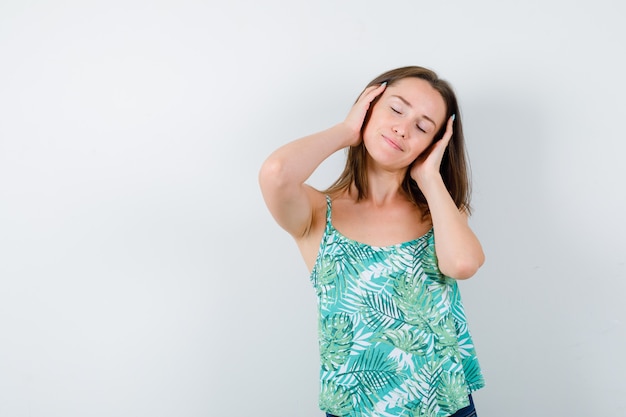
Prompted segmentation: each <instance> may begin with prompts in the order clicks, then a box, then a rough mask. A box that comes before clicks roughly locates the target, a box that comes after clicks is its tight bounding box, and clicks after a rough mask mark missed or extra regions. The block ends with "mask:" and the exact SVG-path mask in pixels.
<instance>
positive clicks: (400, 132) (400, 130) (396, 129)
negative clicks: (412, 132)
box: [393, 126, 405, 138]
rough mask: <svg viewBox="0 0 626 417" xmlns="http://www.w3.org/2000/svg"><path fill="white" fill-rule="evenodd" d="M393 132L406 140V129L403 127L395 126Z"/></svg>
mask: <svg viewBox="0 0 626 417" xmlns="http://www.w3.org/2000/svg"><path fill="white" fill-rule="evenodd" d="M393 132H394V133H395V134H396V135H398V136H401V137H402V138H404V132H405V129H404V127H403V126H394V127H393Z"/></svg>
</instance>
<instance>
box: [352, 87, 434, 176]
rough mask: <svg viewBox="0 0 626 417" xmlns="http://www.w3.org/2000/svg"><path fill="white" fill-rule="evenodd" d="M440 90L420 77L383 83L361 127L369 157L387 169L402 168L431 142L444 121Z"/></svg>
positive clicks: (409, 163) (411, 161)
mask: <svg viewBox="0 0 626 417" xmlns="http://www.w3.org/2000/svg"><path fill="white" fill-rule="evenodd" d="M445 116H446V105H445V102H444V100H443V97H441V94H439V92H438V91H437V90H435V89H434V88H433V87H432V86H431V85H430V84H429V83H428V81H425V80H422V79H421V78H414V77H411V78H403V79H401V80H399V81H396V82H395V83H394V84H393V85H389V86H387V88H386V89H385V91H384V92H383V94H382V95H381V96H380V98H379V100H378V101H377V102H376V104H375V105H374V107H373V108H372V113H371V116H370V119H369V121H368V123H367V125H366V126H365V130H364V131H363V142H364V144H365V148H366V149H367V151H368V153H369V155H370V157H371V158H372V159H374V161H376V162H377V163H379V164H380V165H381V166H383V167H386V168H389V169H399V168H406V167H408V166H409V165H411V163H413V161H415V159H416V158H417V157H418V156H419V155H420V154H421V153H422V152H423V151H424V150H425V149H426V148H428V146H429V145H430V144H431V143H432V141H433V139H434V137H435V134H436V133H437V132H438V131H439V129H440V128H441V126H442V125H443V123H444V122H445V120H444V119H445Z"/></svg>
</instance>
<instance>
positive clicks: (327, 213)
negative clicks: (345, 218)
mask: <svg viewBox="0 0 626 417" xmlns="http://www.w3.org/2000/svg"><path fill="white" fill-rule="evenodd" d="M332 206H333V205H332V203H331V201H330V196H329V195H327V196H326V225H329V224H330V219H331V215H330V212H331V210H332Z"/></svg>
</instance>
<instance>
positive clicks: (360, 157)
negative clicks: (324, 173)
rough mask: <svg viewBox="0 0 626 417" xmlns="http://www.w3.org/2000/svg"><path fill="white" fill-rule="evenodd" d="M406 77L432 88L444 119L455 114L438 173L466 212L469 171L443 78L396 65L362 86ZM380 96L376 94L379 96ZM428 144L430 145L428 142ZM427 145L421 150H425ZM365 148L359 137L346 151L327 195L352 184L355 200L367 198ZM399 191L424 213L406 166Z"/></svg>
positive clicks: (425, 209) (457, 120)
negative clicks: (443, 106)
mask: <svg viewBox="0 0 626 417" xmlns="http://www.w3.org/2000/svg"><path fill="white" fill-rule="evenodd" d="M408 77H415V78H420V79H422V80H425V81H427V82H428V83H429V84H430V85H431V86H432V87H433V88H434V89H435V90H437V91H438V92H439V94H441V97H442V98H443V100H444V102H445V104H446V118H445V119H444V120H446V121H447V120H448V118H449V117H450V116H452V115H453V114H454V115H456V116H455V119H454V123H453V133H452V138H451V139H450V143H449V144H448V147H447V149H446V152H445V153H444V155H443V159H442V161H441V167H440V169H439V172H440V173H441V177H442V178H443V182H444V184H445V185H446V188H447V189H448V192H449V193H450V195H451V196H452V199H453V200H454V203H455V204H456V206H457V207H458V208H459V209H461V210H464V211H466V212H468V213H469V212H470V194H471V190H470V173H469V164H468V161H467V155H466V150H465V139H464V137H463V126H462V123H461V113H460V110H459V106H458V103H457V99H456V95H455V94H454V91H453V90H452V87H451V86H450V84H448V82H447V81H445V80H442V79H440V78H439V77H438V76H437V74H436V73H435V72H433V71H431V70H429V69H427V68H423V67H418V66H410V67H402V68H397V69H394V70H391V71H387V72H385V73H383V74H380V75H379V76H378V77H376V78H374V79H373V80H372V81H370V83H369V84H368V85H367V86H366V87H365V88H367V87H370V86H373V85H378V84H381V83H383V82H387V85H388V86H389V85H393V84H394V83H395V82H397V81H399V80H401V79H403V78H408ZM379 97H380V96H379ZM377 100H378V97H377V98H376V99H375V100H374V101H373V102H372V103H371V104H370V107H369V110H368V112H367V115H366V117H365V121H364V123H363V128H362V129H361V139H362V137H363V130H364V129H365V126H366V125H367V122H368V121H369V118H370V115H371V111H372V108H373V107H374V105H375V104H376V102H377ZM446 125H447V124H446V123H443V124H442V126H441V128H440V129H439V131H438V132H437V133H436V134H435V137H434V140H433V144H434V143H435V142H437V141H438V140H440V139H441V138H442V137H443V135H444V133H445V130H446ZM431 147H432V144H431ZM429 150H430V147H429V148H428V149H426V150H425V151H424V152H428V151H429ZM366 156H367V150H366V149H365V145H364V144H363V140H361V142H360V143H359V144H358V145H356V146H352V147H350V148H349V150H348V157H347V160H346V165H345V168H344V170H343V172H342V173H341V175H340V176H339V178H338V179H337V180H336V181H335V182H334V183H333V184H332V185H331V186H330V187H329V188H328V189H327V190H326V191H325V193H327V194H330V195H337V194H339V193H341V192H344V191H345V190H349V189H350V187H351V186H352V185H353V184H354V187H355V188H356V191H357V201H358V200H361V199H363V198H365V197H367V185H368V179H367V170H366V164H367V158H366ZM402 190H403V191H404V192H405V193H406V195H407V196H408V197H409V199H410V200H411V201H413V202H414V203H415V204H416V205H417V206H418V207H419V208H420V209H421V210H422V212H423V213H424V215H425V216H427V215H428V214H429V213H430V211H429V209H428V203H427V202H426V197H424V194H423V193H422V191H421V190H420V189H419V187H418V186H417V183H416V182H415V181H414V180H413V179H412V178H411V175H410V170H409V169H407V172H406V175H405V177H404V180H403V182H402Z"/></svg>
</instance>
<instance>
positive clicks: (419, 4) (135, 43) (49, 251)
mask: <svg viewBox="0 0 626 417" xmlns="http://www.w3.org/2000/svg"><path fill="white" fill-rule="evenodd" d="M621 10H623V5H622V3H621V2H619V1H617V0H615V1H611V0H595V1H590V0H581V1H575V2H572V1H555V0H552V1H546V0H542V1H539V0H530V1H523V2H520V1H517V2H504V1H496V0H492V1H490V0H475V1H428V2H425V1H418V0H410V1H409V0H400V1H394V2H388V1H385V2H383V1H373V0H359V1H357V0H343V1H336V0H332V1H331V0H323V1H287V0H285V1H276V0H274V1H252V0H250V1H244V0H235V1H228V2H226V1H220V2H218V1H211V0H209V1H187V0H182V1H180V0H177V1H174V0H169V1H143V2H142V1H138V0H125V1H119V0H112V1H61V0H59V1H47V2H46V1H35V0H31V1H27V0H19V1H18V0H3V1H2V2H1V3H0V416H3V417H22V416H35V417H53V416H54V417H56V416H59V417H61V416H62V417H68V416H81V417H82V416H150V417H159V416H190V417H195V416H216V417H217V416H268V417H269V416H277V417H288V416H305V417H306V416H321V413H320V412H319V411H318V410H317V389H318V379H317V378H318V362H317V361H318V358H317V354H318V351H317V342H316V331H317V329H316V319H315V297H314V292H313V289H312V288H311V286H310V283H309V281H308V273H307V271H306V268H305V266H304V263H303V262H302V260H301V259H300V258H299V254H298V253H297V250H296V247H295V245H294V244H293V242H292V241H291V239H290V237H289V236H288V235H287V234H286V233H285V232H283V231H282V230H281V229H280V228H279V227H278V226H277V225H276V224H275V223H274V222H273V220H272V219H271V217H270V215H269V213H268V212H267V209H266V208H265V206H264V204H263V202H262V199H261V196H260V192H259V189H258V185H257V172H258V169H259V167H260V164H261V163H262V161H263V159H264V158H265V157H266V156H267V155H268V154H269V153H270V152H271V151H272V150H273V149H275V148H276V147H278V146H280V145H282V144H284V143H286V142H287V141H290V140H292V139H296V138H298V137H300V136H303V135H306V134H308V133H312V132H314V131H317V130H321V129H324V128H326V127H329V126H330V125H332V124H334V123H337V122H339V121H340V120H342V118H343V117H344V116H345V114H346V113H347V111H348V109H349V108H350V106H351V104H352V102H353V101H354V100H355V99H356V97H357V96H358V94H359V93H360V91H361V89H362V88H363V87H364V86H365V84H366V83H367V82H368V81H369V80H370V79H372V78H374V77H375V76H376V75H378V74H379V73H381V72H383V71H386V70H388V69H391V68H395V67H398V66H404V65H423V66H427V67H430V68H433V69H435V70H436V71H437V72H438V73H439V74H440V75H441V76H442V77H443V78H445V79H448V80H449V81H450V82H451V83H452V84H453V86H454V87H455V89H456V91H457V93H458V96H459V99H460V102H461V107H462V120H463V122H464V126H465V132H466V138H467V141H468V147H469V152H470V158H471V162H472V167H473V177H474V211H475V215H474V216H473V218H472V225H473V227H474V228H475V230H476V232H477V234H478V235H479V237H480V238H481V240H482V242H483V245H484V248H485V251H486V254H487V263H486V264H485V266H484V267H483V268H482V269H481V270H480V271H479V273H478V274H477V275H476V276H475V277H474V278H473V279H471V280H469V281H467V282H463V283H462V284H461V287H462V291H463V295H464V301H465V305H466V310H467V314H468V317H469V320H470V326H471V328H472V330H473V334H474V339H475V342H476V345H477V349H478V354H479V357H480V360H481V362H482V366H483V368H484V373H485V377H486V379H487V387H486V388H485V389H483V390H481V391H479V392H478V393H476V395H475V399H476V403H477V407H478V409H479V415H480V416H481V417H499V416H519V417H522V416H526V415H534V416H572V417H574V416H576V417H578V416H580V417H587V416H620V415H624V414H626V406H625V405H624V398H625V396H626V384H625V383H624V379H623V376H624V374H626V355H625V354H624V352H625V349H626V307H625V305H624V301H623V300H624V294H625V290H626V285H625V279H626V266H625V258H626V238H625V236H626V222H625V221H624V213H625V212H626V201H625V194H626V192H625V191H624V190H625V186H624V179H626V168H625V167H624V157H623V154H624V151H625V150H626V145H625V142H626V135H625V134H624V127H623V126H624V115H625V114H626V105H625V104H624V103H625V102H624V96H625V93H626V82H625V81H624V76H625V74H626V64H625V63H624V41H625V40H626V29H624V25H623V11H621ZM342 163H343V155H342V154H337V155H336V156H335V157H333V158H331V159H330V160H329V161H328V163H325V164H324V165H323V166H322V167H321V169H320V171H319V172H318V173H317V174H316V175H315V176H314V177H313V178H312V180H311V182H312V183H313V184H314V185H317V186H319V187H325V186H326V185H328V184H329V183H330V181H331V180H333V179H334V178H335V177H336V176H337V175H338V173H339V171H340V169H341V167H342Z"/></svg>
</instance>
